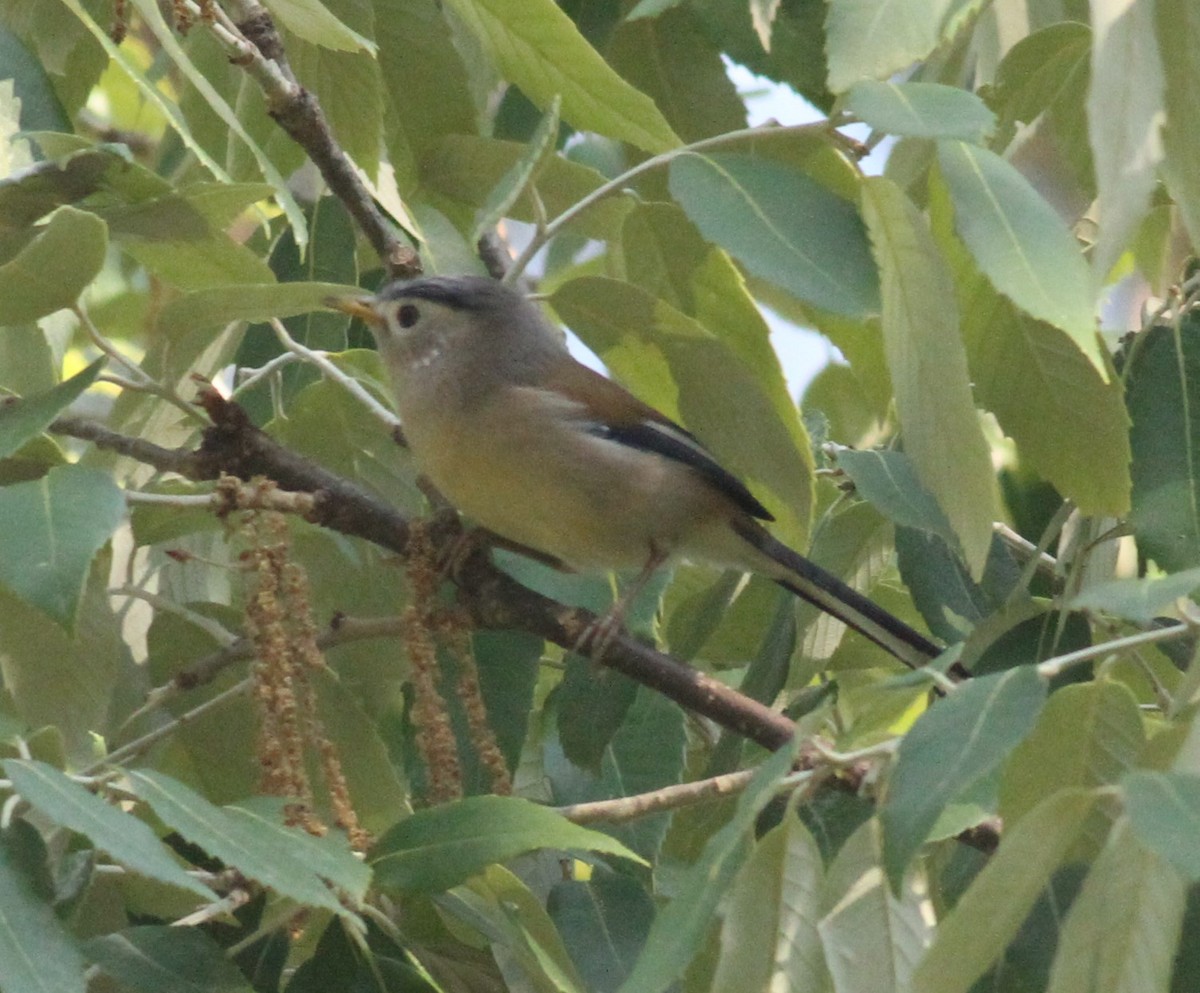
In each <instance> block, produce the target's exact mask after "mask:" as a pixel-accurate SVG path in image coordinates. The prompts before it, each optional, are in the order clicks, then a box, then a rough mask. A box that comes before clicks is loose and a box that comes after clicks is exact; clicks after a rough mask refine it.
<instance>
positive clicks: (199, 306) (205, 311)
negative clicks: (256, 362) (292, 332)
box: [158, 282, 363, 347]
mask: <svg viewBox="0 0 1200 993" xmlns="http://www.w3.org/2000/svg"><path fill="white" fill-rule="evenodd" d="M362 292H363V291H362V290H361V289H360V288H359V287H357V286H349V285H346V284H344V283H309V282H295V283H264V284H258V285H250V286H240V285H239V286H214V287H211V288H209V289H204V290H196V291H194V292H192V293H188V294H185V295H184V296H182V297H179V298H178V299H176V300H173V301H172V302H171V303H169V304H167V306H166V307H164V308H163V311H162V313H161V314H160V315H159V317H158V324H159V326H160V327H161V328H163V329H164V330H166V331H167V332H169V333H170V334H173V335H184V334H187V333H189V332H191V331H195V330H197V329H198V328H205V327H220V326H222V325H225V324H228V323H229V322H230V321H265V320H267V319H268V318H271V317H280V318H282V317H292V316H295V315H297V314H307V313H310V312H312V311H314V310H320V309H322V308H324V307H325V300H326V298H327V297H331V296H345V295H347V294H358V295H360V296H361V295H362ZM313 347H317V346H316V345H314V346H313Z"/></svg>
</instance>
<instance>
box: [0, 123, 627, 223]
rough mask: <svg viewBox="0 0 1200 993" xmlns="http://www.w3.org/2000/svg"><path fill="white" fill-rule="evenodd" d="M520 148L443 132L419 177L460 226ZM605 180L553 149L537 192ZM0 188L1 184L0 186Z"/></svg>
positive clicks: (563, 204)
mask: <svg viewBox="0 0 1200 993" xmlns="http://www.w3.org/2000/svg"><path fill="white" fill-rule="evenodd" d="M524 151H525V146H524V145H521V144H518V143H517V142H515V141H497V140H496V139H494V138H480V137H478V136H476V135H467V134H450V135H446V136H445V137H443V138H442V139H441V140H440V141H438V142H437V143H436V145H435V146H434V147H433V148H432V149H431V151H430V152H429V154H428V155H427V156H426V157H425V158H424V159H423V160H422V163H421V165H422V169H421V183H422V186H423V188H425V189H427V190H428V191H429V192H430V193H431V194H433V195H434V196H435V197H436V199H435V203H437V204H438V206H439V207H440V208H441V209H443V210H445V211H447V212H455V213H460V212H462V211H463V210H464V209H469V213H468V215H467V218H466V220H465V221H464V224H463V226H464V227H465V226H467V225H469V224H470V223H472V221H473V220H474V216H475V211H477V210H478V209H479V208H480V207H481V206H483V203H484V200H485V199H486V198H487V192H488V191H489V190H492V189H495V187H496V185H497V184H498V183H499V182H500V180H501V178H503V176H504V174H505V173H506V172H507V171H508V170H509V169H511V168H512V167H513V166H514V165H515V164H516V162H517V161H518V160H519V159H520V157H521V155H522V154H524ZM604 181H605V177H604V176H603V175H601V174H600V173H599V172H597V171H596V170H595V169H592V168H590V167H589V166H586V165H582V164H580V163H578V162H572V161H571V160H570V159H567V158H564V157H563V156H561V155H555V156H552V157H551V158H550V159H549V161H548V162H547V163H546V168H545V171H544V172H543V173H542V175H541V177H540V182H539V184H538V194H539V196H540V197H541V199H542V207H543V209H544V211H545V213H547V214H549V215H555V214H560V213H562V212H563V211H564V210H566V209H567V208H568V207H570V206H571V205H572V204H574V203H576V202H577V201H579V200H581V199H582V198H583V197H585V196H587V195H588V194H589V193H591V192H593V191H595V190H596V189H597V188H599V187H600V186H601V185H602V184H603V183H604ZM2 190H3V188H2V187H0V192H2ZM632 205H633V204H632V200H631V198H629V197H615V196H614V197H607V198H605V199H603V200H601V201H600V202H599V203H598V204H596V206H595V207H594V208H592V209H591V210H587V211H584V213H583V215H582V216H581V217H579V218H578V219H577V220H576V221H575V222H574V223H573V224H572V225H571V231H572V232H573V233H578V234H583V235H586V236H587V237H590V238H604V239H608V238H614V237H616V236H617V234H618V232H619V231H620V226H621V222H622V220H624V218H625V215H626V214H627V213H628V212H629V210H630V209H631V207H632ZM510 216H512V217H513V218H514V219H515V220H519V221H535V220H536V219H537V210H536V209H535V206H534V203H533V200H532V198H531V197H530V196H529V195H528V193H526V195H525V196H523V197H521V198H520V199H518V200H517V202H516V204H514V205H513V207H512V214H511V215H510Z"/></svg>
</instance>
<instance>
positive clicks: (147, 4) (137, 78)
mask: <svg viewBox="0 0 1200 993" xmlns="http://www.w3.org/2000/svg"><path fill="white" fill-rule="evenodd" d="M63 2H64V3H67V4H68V6H70V7H71V9H72V10H77V11H78V13H79V16H80V17H81V19H83V18H84V17H85V16H86V15H84V14H83V12H82V9H81V8H79V0H63ZM132 2H133V4H134V5H135V6H136V7H137V9H138V13H139V14H141V16H142V20H143V22H144V23H145V25H146V27H148V28H149V29H150V31H151V32H152V33H153V34H154V37H155V40H156V41H157V42H158V44H159V45H160V46H161V48H162V51H163V52H164V53H165V54H166V56H167V57H168V58H169V59H170V60H171V61H172V62H173V63H174V64H175V65H176V66H177V67H178V69H179V71H180V72H181V73H182V74H183V75H184V76H185V77H186V78H187V80H188V82H189V83H190V84H191V85H192V86H194V87H195V88H196V90H197V91H198V92H199V93H200V94H201V95H202V96H203V97H204V99H205V101H206V102H207V104H208V106H209V107H210V108H211V109H212V111H213V113H215V114H216V115H217V116H218V117H219V118H220V119H221V121H222V122H223V123H224V124H225V126H226V127H228V128H229V130H230V131H231V132H232V133H233V134H235V135H237V137H238V138H240V139H241V140H242V142H244V144H245V147H246V148H247V149H249V151H250V154H251V155H253V156H254V161H255V162H256V163H257V164H258V168H259V170H260V171H261V172H262V175H263V178H264V179H266V180H267V182H268V183H270V184H271V187H272V189H273V190H274V191H275V201H276V203H278V204H279V206H280V209H282V210H283V212H284V214H285V215H286V216H287V219H288V223H289V225H290V226H291V229H292V231H293V232H294V234H295V236H296V240H297V241H299V242H300V243H301V244H305V243H307V241H308V229H307V227H306V225H305V223H304V214H303V212H302V211H301V210H300V205H299V204H297V203H296V198H295V197H294V196H293V195H292V192H291V190H290V189H289V188H288V185H287V180H286V179H285V178H284V177H283V175H282V173H280V171H279V170H278V169H277V168H276V167H275V164H274V163H273V162H272V161H271V159H270V158H269V157H268V156H267V154H266V153H265V152H264V151H263V149H262V148H261V147H260V146H259V144H258V143H257V142H256V141H255V140H254V139H253V138H252V137H251V135H250V133H249V132H248V131H247V130H246V128H245V127H244V126H243V124H242V122H241V119H240V118H239V117H238V115H237V113H236V112H235V111H234V109H233V108H232V107H230V106H229V104H228V103H227V102H226V101H225V98H224V97H222V96H221V94H220V93H218V92H217V90H216V88H215V87H214V86H213V85H212V83H210V82H209V80H208V79H207V78H206V77H205V76H204V74H203V73H201V72H200V70H199V69H197V68H196V66H195V64H194V63H193V62H192V60H191V59H190V58H188V56H187V53H186V52H184V50H183V48H182V47H181V46H180V44H179V42H178V41H177V40H176V37H175V34H174V32H173V31H172V29H171V28H170V27H168V25H167V23H166V21H164V20H163V17H162V14H161V13H160V12H159V9H158V6H157V5H156V4H154V3H153V2H151V0H132ZM88 21H89V22H90V23H89V24H88V27H89V30H92V32H93V34H95V32H96V31H97V30H99V31H100V32H101V35H103V37H99V36H98V40H99V41H100V43H101V44H102V45H104V46H105V49H106V50H107V51H108V52H109V55H110V56H111V57H112V58H113V59H114V60H115V61H117V62H118V63H119V64H120V65H121V68H122V69H124V70H125V72H126V73H127V74H128V75H129V77H130V78H131V79H132V80H133V81H134V82H135V83H136V84H137V85H138V88H139V89H140V90H142V92H144V93H145V94H146V95H147V96H148V97H149V98H150V100H151V101H152V102H154V103H155V104H157V105H158V106H159V108H160V109H161V110H162V111H163V113H164V114H166V116H167V120H168V122H169V123H170V124H171V126H172V127H173V128H174V129H175V131H176V132H177V133H178V134H179V137H180V138H181V139H182V140H183V143H184V144H185V145H187V146H188V148H189V149H191V151H192V152H193V153H195V155H196V156H197V157H198V158H199V159H200V161H201V162H203V163H204V165H205V166H206V167H207V168H208V170H209V171H210V172H211V173H212V174H213V175H214V176H215V177H216V178H217V179H219V180H223V181H225V182H228V181H229V179H230V177H229V176H228V175H226V173H225V171H224V170H223V169H221V167H220V166H218V165H217V163H216V162H215V161H214V160H213V159H212V158H211V157H210V156H208V155H207V154H206V153H205V152H204V150H203V149H202V148H201V147H200V145H199V144H198V143H197V142H196V140H195V138H194V137H193V136H192V134H191V130H190V129H189V128H188V126H187V122H186V121H185V119H184V116H183V114H182V112H181V111H180V110H179V108H178V106H176V105H175V104H173V103H170V102H169V101H167V100H166V99H165V98H164V97H163V96H162V95H161V94H160V93H159V91H158V89H157V87H156V86H155V85H154V84H153V83H151V82H150V81H149V80H148V79H146V78H145V77H144V76H143V75H142V73H141V72H140V70H138V69H137V67H136V66H134V65H133V63H132V60H130V59H128V58H127V57H126V56H125V55H124V54H123V53H122V52H121V50H120V49H119V48H117V47H116V46H115V45H112V42H111V39H109V38H108V36H107V35H104V34H103V30H104V29H103V28H100V26H99V25H95V27H94V28H93V27H92V25H93V24H95V22H91V21H90V18H88ZM110 46H112V47H111V48H110Z"/></svg>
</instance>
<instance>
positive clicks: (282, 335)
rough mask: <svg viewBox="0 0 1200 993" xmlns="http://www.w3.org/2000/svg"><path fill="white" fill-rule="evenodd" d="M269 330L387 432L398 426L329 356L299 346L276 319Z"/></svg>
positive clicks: (290, 350) (391, 416) (360, 385)
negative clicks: (354, 400)
mask: <svg viewBox="0 0 1200 993" xmlns="http://www.w3.org/2000/svg"><path fill="white" fill-rule="evenodd" d="M270 323H271V329H272V330H273V331H274V332H275V337H276V338H278V339H279V343H280V344H281V345H282V346H283V347H284V348H286V349H287V350H288V351H289V352H291V353H292V354H293V355H297V356H299V357H300V358H302V359H304V361H305V362H309V363H311V364H312V365H315V366H316V367H317V368H318V369H320V370H321V372H323V373H324V374H325V375H326V376H328V377H329V378H330V379H332V380H333V381H334V382H335V383H338V384H340V385H341V386H342V387H343V388H345V389H346V390H347V391H348V392H349V393H350V395H351V396H353V397H354V398H355V399H356V400H358V401H359V403H361V404H362V405H363V406H364V407H366V408H367V410H369V411H370V412H371V414H372V415H374V417H375V418H376V419H377V420H379V421H380V422H381V423H382V424H383V425H384V426H385V427H386V428H387V429H388V431H389V432H391V431H395V430H396V428H398V427H399V426H400V418H398V417H397V416H396V415H395V414H394V413H392V412H391V411H390V410H388V409H387V407H385V406H384V405H383V404H381V403H380V402H379V401H378V400H376V399H375V398H374V397H373V396H371V394H370V393H369V392H367V390H366V389H365V388H364V387H363V385H362V383H360V382H359V381H358V380H357V379H355V378H354V377H353V376H348V375H346V373H344V372H342V370H341V369H339V368H338V367H337V366H336V365H334V364H333V363H332V362H331V361H330V360H329V356H328V355H326V354H325V353H324V352H318V351H316V350H315V349H312V348H309V347H308V346H306V345H302V344H300V342H298V341H297V340H296V339H295V338H293V337H292V336H291V334H289V333H288V329H287V328H285V327H284V326H283V322H282V321H280V320H279V319H278V318H274V317H272V318H271V322H270Z"/></svg>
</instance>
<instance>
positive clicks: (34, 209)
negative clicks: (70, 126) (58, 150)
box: [0, 147, 128, 229]
mask: <svg viewBox="0 0 1200 993" xmlns="http://www.w3.org/2000/svg"><path fill="white" fill-rule="evenodd" d="M125 165H128V162H127V160H126V159H125V158H124V157H123V156H121V155H119V154H117V152H116V151H114V150H113V149H112V148H110V147H104V148H86V149H83V150H81V151H77V152H75V153H74V154H71V155H67V156H65V157H63V158H61V159H59V160H58V161H54V162H38V163H36V164H34V165H33V166H30V168H28V169H26V170H25V171H23V172H21V173H20V174H18V175H15V176H10V177H8V178H6V179H4V180H0V224H3V225H4V226H5V227H10V228H14V229H17V228H26V227H29V226H30V225H31V224H33V222H34V221H36V220H37V219H38V218H40V217H44V216H45V215H46V214H48V213H50V211H52V210H54V209H55V208H56V207H61V206H63V205H64V204H69V203H75V202H76V201H78V200H82V199H83V198H84V197H86V196H88V195H89V194H91V193H94V192H95V191H96V190H97V189H99V188H100V187H101V185H102V184H103V183H104V181H105V180H106V178H107V176H108V174H109V173H110V172H112V171H116V170H117V169H120V168H121V167H122V166H125Z"/></svg>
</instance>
